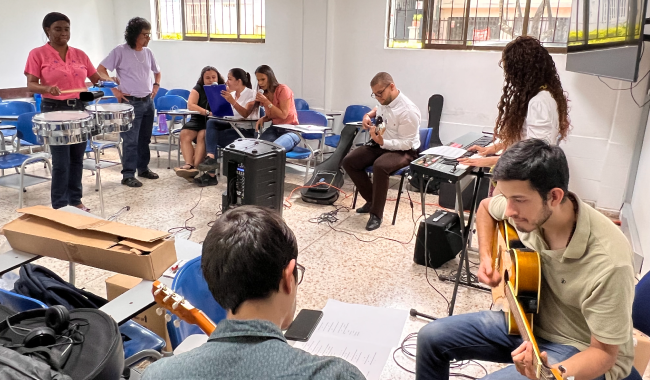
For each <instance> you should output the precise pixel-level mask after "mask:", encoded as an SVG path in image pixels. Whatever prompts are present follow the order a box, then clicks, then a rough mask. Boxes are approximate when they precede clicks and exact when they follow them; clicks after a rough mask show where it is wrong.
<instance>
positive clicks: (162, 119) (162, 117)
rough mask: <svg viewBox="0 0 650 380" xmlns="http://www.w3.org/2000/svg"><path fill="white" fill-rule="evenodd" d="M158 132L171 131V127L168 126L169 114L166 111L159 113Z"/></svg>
mask: <svg viewBox="0 0 650 380" xmlns="http://www.w3.org/2000/svg"><path fill="white" fill-rule="evenodd" d="M158 132H160V133H169V129H168V128H167V115H166V114H164V113H161V114H159V115H158Z"/></svg>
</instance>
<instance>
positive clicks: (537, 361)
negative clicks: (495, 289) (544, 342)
mask: <svg viewBox="0 0 650 380" xmlns="http://www.w3.org/2000/svg"><path fill="white" fill-rule="evenodd" d="M505 288H506V289H505V294H506V299H507V300H508V304H509V305H510V313H511V314H512V316H513V318H514V319H515V322H516V323H517V327H519V333H520V334H521V337H522V339H523V340H524V341H527V342H530V343H532V345H533V367H534V368H536V375H537V378H538V379H543V380H562V377H561V376H560V375H559V374H556V373H555V372H554V370H552V369H551V368H549V367H548V366H546V365H544V363H543V362H542V360H541V358H540V353H539V347H538V346H537V341H536V340H535V336H534V335H533V332H532V329H531V328H530V324H529V323H528V319H526V314H525V313H524V309H523V308H522V307H521V305H520V304H519V302H518V301H517V298H516V297H515V291H514V289H513V288H512V283H511V282H508V283H507V285H506V287H505Z"/></svg>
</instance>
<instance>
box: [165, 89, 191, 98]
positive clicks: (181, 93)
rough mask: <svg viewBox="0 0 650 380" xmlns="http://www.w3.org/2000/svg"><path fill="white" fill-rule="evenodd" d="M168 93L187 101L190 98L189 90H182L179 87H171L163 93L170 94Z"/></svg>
mask: <svg viewBox="0 0 650 380" xmlns="http://www.w3.org/2000/svg"><path fill="white" fill-rule="evenodd" d="M170 95H177V96H180V97H181V98H183V99H185V100H186V101H187V100H188V99H189V98H190V90H183V89H181V88H172V89H171V90H169V91H167V93H166V94H165V96H170Z"/></svg>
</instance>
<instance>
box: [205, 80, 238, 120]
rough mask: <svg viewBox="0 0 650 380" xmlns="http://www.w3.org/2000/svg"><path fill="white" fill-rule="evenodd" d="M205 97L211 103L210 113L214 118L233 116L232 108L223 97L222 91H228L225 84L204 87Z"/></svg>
mask: <svg viewBox="0 0 650 380" xmlns="http://www.w3.org/2000/svg"><path fill="white" fill-rule="evenodd" d="M203 89H204V90H205V95H206V96H207V97H208V103H210V111H211V112H212V114H213V115H214V116H219V117H223V116H233V115H234V114H233V112H232V106H231V105H230V103H228V101H227V100H226V99H224V98H223V96H221V91H225V90H226V85H225V84H218V85H214V84H213V85H209V86H203Z"/></svg>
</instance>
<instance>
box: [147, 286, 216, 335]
mask: <svg viewBox="0 0 650 380" xmlns="http://www.w3.org/2000/svg"><path fill="white" fill-rule="evenodd" d="M151 292H152V293H153V298H154V300H156V303H157V304H158V305H160V306H162V307H163V308H164V309H166V310H168V311H169V312H171V313H172V314H174V315H175V316H177V317H178V318H179V319H180V320H182V321H184V322H187V323H190V324H193V325H197V326H199V328H200V329H201V330H202V331H203V332H204V333H206V334H207V335H210V334H212V332H213V331H214V330H215V329H216V328H217V325H216V324H215V323H214V322H212V320H211V319H210V318H209V317H208V316H207V315H205V313H203V312H202V311H201V310H199V309H197V308H195V307H194V306H192V304H191V303H189V301H187V300H186V299H185V298H184V297H182V296H180V295H179V294H177V293H175V292H174V291H173V290H171V289H169V288H168V287H167V286H165V285H164V284H162V283H161V282H160V281H154V283H153V287H152V289H151ZM159 310H160V312H158V314H159V315H162V313H163V311H162V309H159Z"/></svg>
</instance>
